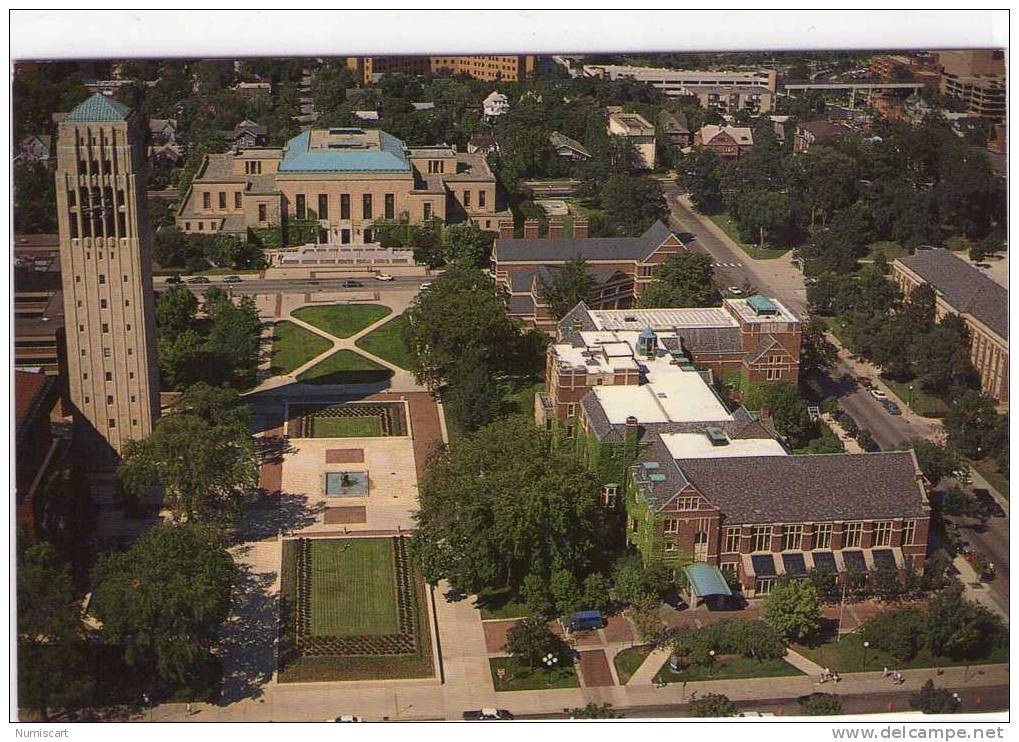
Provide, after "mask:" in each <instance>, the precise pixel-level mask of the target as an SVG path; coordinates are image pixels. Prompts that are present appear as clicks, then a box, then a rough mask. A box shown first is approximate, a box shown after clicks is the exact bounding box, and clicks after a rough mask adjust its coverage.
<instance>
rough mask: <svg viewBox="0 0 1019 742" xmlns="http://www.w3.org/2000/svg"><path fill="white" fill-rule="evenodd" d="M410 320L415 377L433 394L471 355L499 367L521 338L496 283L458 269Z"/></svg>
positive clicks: (418, 304) (423, 298)
mask: <svg viewBox="0 0 1019 742" xmlns="http://www.w3.org/2000/svg"><path fill="white" fill-rule="evenodd" d="M407 319H408V329H407V334H406V336H405V340H406V342H407V346H408V348H409V349H410V352H411V356H412V357H413V368H412V371H413V372H414V378H415V379H417V381H418V383H420V384H426V385H427V386H429V387H430V388H433V389H434V388H435V387H438V386H441V385H442V384H444V383H446V381H447V380H448V379H449V377H450V374H451V373H452V371H453V369H454V368H455V367H456V366H457V365H458V364H459V363H460V360H461V359H463V358H464V357H466V356H468V355H473V354H477V355H481V356H483V357H485V358H487V359H489V361H490V362H491V364H492V365H493V366H495V367H499V365H500V364H501V363H502V362H503V361H504V360H505V359H506V355H507V350H508V349H510V348H512V347H513V346H514V343H515V341H516V339H517V338H518V336H519V334H520V330H519V328H518V327H517V325H516V324H514V323H513V322H512V321H511V320H510V318H509V317H508V316H507V314H506V305H505V303H504V302H503V300H502V297H501V296H500V295H499V293H498V292H497V291H496V287H495V283H494V282H493V281H492V279H491V278H489V277H488V276H486V275H485V274H484V273H482V272H481V271H479V270H477V269H473V268H461V267H458V266H455V267H453V268H450V269H449V270H447V271H446V272H444V273H443V274H442V275H441V276H440V277H439V278H438V279H436V280H435V281H433V282H432V284H431V286H430V287H429V289H428V291H424V292H422V293H420V294H418V295H417V297H416V298H415V299H414V302H413V303H412V304H411V306H410V308H409V309H408V310H407Z"/></svg>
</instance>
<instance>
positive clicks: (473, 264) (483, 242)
mask: <svg viewBox="0 0 1019 742" xmlns="http://www.w3.org/2000/svg"><path fill="white" fill-rule="evenodd" d="M442 241H443V246H442V254H443V257H444V258H445V261H446V263H448V264H450V265H462V266H465V267H469V268H478V267H480V266H481V265H482V263H483V262H484V257H485V254H486V252H487V251H488V249H489V248H490V247H491V244H492V238H491V235H490V234H487V233H485V232H482V231H481V229H480V228H479V227H478V225H477V224H476V223H475V222H473V221H466V222H464V223H463V224H454V225H452V226H449V227H446V230H445V233H444V234H443V237H442Z"/></svg>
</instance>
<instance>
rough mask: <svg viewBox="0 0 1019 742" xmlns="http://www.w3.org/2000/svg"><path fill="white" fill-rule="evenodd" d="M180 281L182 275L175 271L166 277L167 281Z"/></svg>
mask: <svg viewBox="0 0 1019 742" xmlns="http://www.w3.org/2000/svg"><path fill="white" fill-rule="evenodd" d="M180 282H181V280H180V276H178V275H177V274H176V273H174V274H173V275H172V276H167V277H166V283H180Z"/></svg>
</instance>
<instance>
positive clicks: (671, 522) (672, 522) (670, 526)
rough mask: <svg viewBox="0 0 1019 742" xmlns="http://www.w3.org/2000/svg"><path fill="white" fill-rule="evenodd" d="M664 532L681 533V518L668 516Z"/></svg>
mask: <svg viewBox="0 0 1019 742" xmlns="http://www.w3.org/2000/svg"><path fill="white" fill-rule="evenodd" d="M664 532H665V533H679V518H666V519H665V530H664Z"/></svg>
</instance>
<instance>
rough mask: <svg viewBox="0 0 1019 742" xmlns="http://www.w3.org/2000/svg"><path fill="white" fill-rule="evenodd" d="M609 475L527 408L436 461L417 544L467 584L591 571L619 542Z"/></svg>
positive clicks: (433, 565) (428, 573) (425, 562)
mask: <svg viewBox="0 0 1019 742" xmlns="http://www.w3.org/2000/svg"><path fill="white" fill-rule="evenodd" d="M600 491H601V485H600V482H599V480H598V479H597V478H596V477H595V476H594V474H592V473H591V472H589V471H588V470H587V469H586V468H584V467H583V466H582V465H581V464H580V463H578V462H577V460H576V459H575V457H574V456H573V455H572V454H571V453H569V452H568V451H565V450H560V449H557V448H553V446H552V440H551V436H550V434H549V433H547V432H546V431H544V430H542V429H540V428H537V427H535V425H534V423H533V421H531V420H530V419H529V418H528V417H526V416H522V415H521V416H511V417H507V418H503V419H500V420H497V421H495V422H493V423H491V424H490V425H486V426H485V427H483V428H481V429H480V430H478V431H477V432H476V433H473V434H471V435H466V436H462V437H458V438H457V439H456V440H454V441H453V442H452V444H451V445H450V447H449V448H448V449H447V450H445V451H442V452H441V453H439V454H437V455H436V456H435V457H433V458H432V460H431V461H430V462H429V464H428V467H427V469H426V471H425V475H424V477H423V479H422V482H421V507H420V510H419V511H418V512H417V513H416V515H415V519H416V521H417V532H416V536H415V539H414V548H415V553H416V555H417V557H418V559H419V561H420V563H421V564H422V567H423V570H424V572H425V577H426V579H427V580H428V581H429V582H434V581H437V580H438V579H442V578H445V579H448V580H449V581H450V583H451V584H453V585H454V586H455V587H458V588H460V589H461V590H463V591H465V592H477V591H478V590H483V589H499V588H502V587H510V588H513V589H514V590H516V589H519V588H520V586H521V583H522V581H523V580H524V578H525V576H527V575H528V574H532V573H533V574H539V575H542V576H546V577H547V576H549V575H550V574H551V572H552V571H553V569H564V570H567V571H569V572H571V573H572V574H574V575H577V574H586V573H587V572H590V571H591V567H592V564H593V563H594V562H595V561H596V560H597V559H598V558H599V556H600V555H601V554H602V552H603V550H604V549H605V544H606V543H611V541H612V538H613V536H612V533H611V532H610V531H609V529H608V526H607V524H606V521H605V514H604V511H603V509H602V508H601V506H600V504H599V499H598V498H599V493H600Z"/></svg>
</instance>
